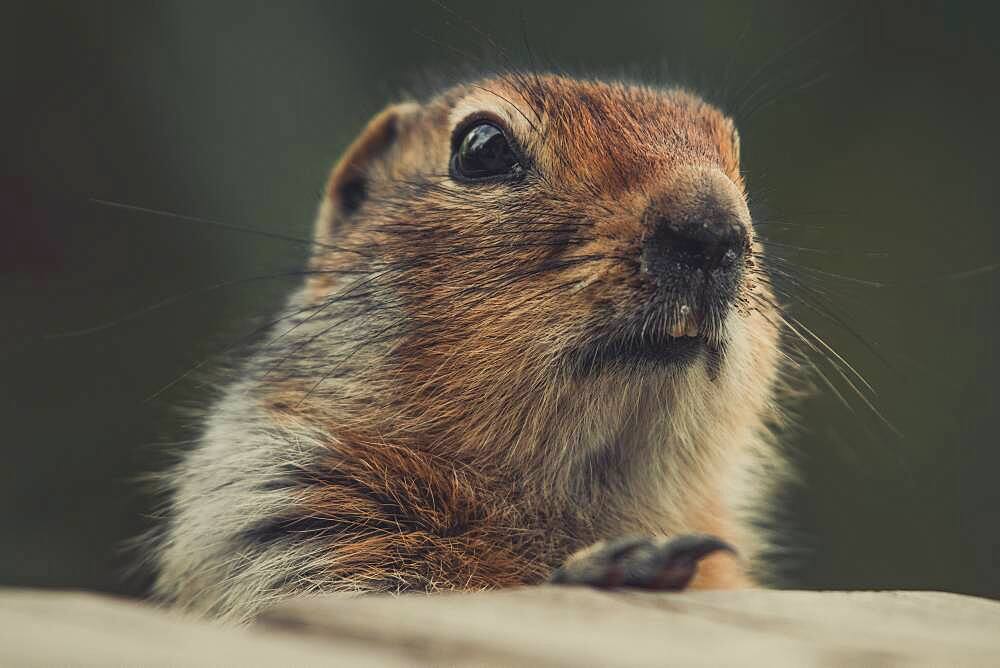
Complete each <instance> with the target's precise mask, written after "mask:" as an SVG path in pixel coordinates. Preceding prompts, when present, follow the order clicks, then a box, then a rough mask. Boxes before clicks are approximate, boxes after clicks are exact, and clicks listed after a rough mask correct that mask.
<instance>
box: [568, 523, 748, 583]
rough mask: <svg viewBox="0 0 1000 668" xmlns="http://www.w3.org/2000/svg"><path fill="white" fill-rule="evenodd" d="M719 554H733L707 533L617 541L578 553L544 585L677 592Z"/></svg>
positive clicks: (727, 547) (620, 539) (723, 543)
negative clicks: (704, 561) (706, 560)
mask: <svg viewBox="0 0 1000 668" xmlns="http://www.w3.org/2000/svg"><path fill="white" fill-rule="evenodd" d="M720 551H721V552H730V553H732V554H734V555H735V554H736V549H735V548H734V547H733V546H732V545H730V544H729V543H727V542H725V541H724V540H722V539H720V538H716V537H715V536H709V535H706V534H688V535H683V536H678V537H676V538H646V537H637V536H630V537H627V538H618V539H616V540H609V541H601V542H599V543H596V544H595V545H592V546H591V547H589V548H587V549H585V550H582V551H580V552H577V553H576V554H574V555H573V556H571V557H570V558H569V559H568V560H567V561H566V563H565V564H563V565H562V566H560V567H559V568H557V569H556V570H555V571H554V572H553V573H552V575H551V576H549V580H548V581H549V582H550V583H552V584H561V585H584V586H590V587H600V588H616V587H628V588H634V589H653V590H657V591H681V590H683V589H686V588H687V586H688V584H690V583H691V580H692V578H694V575H695V573H696V572H697V570H698V562H699V561H701V559H703V558H704V557H707V556H708V555H710V554H714V553H716V552H720Z"/></svg>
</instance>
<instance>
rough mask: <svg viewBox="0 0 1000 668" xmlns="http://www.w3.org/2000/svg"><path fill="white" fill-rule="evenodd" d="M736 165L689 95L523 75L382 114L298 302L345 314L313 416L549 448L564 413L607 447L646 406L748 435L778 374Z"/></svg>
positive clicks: (343, 189)
mask: <svg viewBox="0 0 1000 668" xmlns="http://www.w3.org/2000/svg"><path fill="white" fill-rule="evenodd" d="M739 153H740V147H739V136H738V134H737V132H736V129H735V127H734V124H733V122H732V121H731V120H730V119H729V118H727V117H726V116H725V115H724V114H723V113H721V112H720V111H719V110H717V109H716V108H715V107H713V106H711V105H710V104H708V103H706V102H705V101H703V100H702V99H700V98H698V97H697V96H695V95H693V94H691V93H689V92H687V91H684V90H680V89H660V88H653V87H649V86H644V85H633V84H629V83H622V82H600V81H593V80H576V79H570V78H566V77H562V76H550V75H536V74H531V73H528V74H525V73H515V74H506V75H500V76H496V77H494V78H490V79H485V80H481V81H478V82H474V83H468V84H463V85H459V86H456V87H454V88H451V89H449V90H447V91H445V92H444V93H442V94H440V95H438V96H437V97H434V98H433V99H431V100H429V101H427V102H425V103H421V104H418V103H413V102H408V103H403V104H397V105H393V106H390V107H389V108H387V109H385V110H384V111H382V112H381V113H379V114H378V115H377V116H375V118H373V119H372V120H371V121H370V122H369V123H368V125H367V127H366V128H365V129H364V131H363V132H362V133H361V135H360V136H359V137H358V138H357V139H356V140H355V141H354V143H353V144H352V145H351V146H350V147H349V148H348V150H347V152H346V153H345V155H344V156H343V157H342V159H341V160H340V162H339V164H338V165H337V166H336V167H335V169H334V170H333V173H332V176H331V178H330V181H329V184H328V186H327V188H326V191H325V199H324V202H323V204H322V207H321V211H320V215H319V218H318V222H317V229H316V240H317V243H316V251H315V253H314V256H313V259H312V266H311V276H310V278H309V280H308V282H307V288H306V290H305V292H304V294H305V295H307V301H310V302H312V303H313V304H314V305H317V308H320V306H319V305H323V304H326V307H322V308H324V309H326V310H327V311H328V314H327V315H329V313H332V312H337V313H342V314H343V315H342V316H341V317H340V320H339V321H338V322H335V323H328V324H329V325H330V328H329V330H328V331H329V332H331V333H335V334H336V335H337V337H339V338H338V342H339V343H338V344H337V346H335V348H336V352H335V353H334V352H332V351H333V349H334V347H331V356H330V359H329V360H327V362H326V363H327V364H328V365H331V366H332V365H337V369H338V371H337V372H336V374H335V375H336V376H337V378H340V379H341V381H338V380H337V379H336V378H335V379H333V380H331V381H330V388H328V390H329V391H328V392H327V393H326V394H324V392H323V391H316V392H313V394H314V395H315V398H316V399H317V400H318V401H322V400H323V399H322V397H324V396H326V397H327V398H328V399H330V400H333V397H334V396H335V395H336V391H335V390H334V389H333V388H334V386H336V385H337V384H338V382H341V385H345V384H346V385H349V386H350V387H351V388H353V389H351V390H350V392H351V393H353V394H352V396H354V397H355V398H358V397H360V396H362V395H364V393H365V392H366V390H365V389H364V388H369V389H370V392H371V393H372V394H379V396H381V399H379V400H378V402H380V405H382V406H383V407H385V408H386V409H387V410H388V409H389V408H390V405H391V409H392V410H394V411H395V413H396V414H397V415H406V416H408V420H404V421H403V422H402V423H398V424H397V427H398V428H399V429H404V430H405V429H415V430H418V431H419V430H432V431H434V432H435V434H436V435H435V436H434V438H435V439H437V440H447V438H448V437H449V436H456V435H457V434H461V435H462V436H461V437H462V438H463V439H468V438H470V435H472V437H476V438H478V440H479V441H484V440H488V439H495V438H496V437H497V435H496V430H497V429H498V428H502V429H503V430H505V432H504V433H506V434H507V435H508V436H509V437H510V439H509V440H512V441H515V440H519V439H525V438H528V436H527V435H533V436H532V437H533V438H534V437H538V438H541V437H540V436H539V434H540V433H541V432H542V431H545V430H548V429H551V428H553V427H552V421H551V419H550V417H549V418H546V417H540V416H541V415H542V414H543V413H544V414H547V415H548V414H550V413H551V412H552V411H559V410H562V411H565V410H576V411H579V412H580V413H581V414H579V415H577V416H576V418H577V419H578V420H579V422H580V424H581V425H584V426H581V427H580V429H582V430H586V429H590V430H591V431H595V432H601V433H602V435H600V436H597V437H596V439H597V440H601V439H604V438H605V437H606V434H604V431H606V430H604V427H602V426H601V425H602V424H603V422H601V420H602V419H604V418H598V417H593V416H594V415H596V414H601V415H604V414H606V413H608V411H610V412H612V413H614V415H616V416H618V417H619V418H621V419H618V422H617V426H616V427H614V428H616V429H621V428H622V426H621V420H622V419H626V418H627V415H626V414H627V413H628V412H629V411H634V410H638V409H637V407H638V406H639V405H640V404H644V402H647V401H648V402H651V403H652V404H654V407H653V408H648V409H645V408H644V409H643V410H652V411H654V412H656V411H660V413H662V415H665V416H667V418H666V419H673V418H672V417H671V416H673V417H676V416H678V415H680V414H681V413H684V414H690V415H694V414H699V415H700V416H701V417H700V418H699V419H702V420H707V421H725V420H729V421H731V422H732V423H733V424H734V428H735V424H737V423H739V422H740V419H739V416H738V415H737V413H741V412H742V411H744V410H749V411H752V412H757V413H760V412H762V411H764V410H766V407H767V406H768V405H769V404H770V401H769V398H770V394H771V392H772V388H773V385H774V382H775V378H776V374H777V367H778V357H779V355H778V351H777V348H778V329H779V328H778V327H777V325H776V322H777V319H778V317H779V314H778V313H777V309H776V306H775V302H774V297H773V295H772V293H771V292H770V289H769V286H768V283H767V280H766V275H765V274H764V273H763V270H762V267H761V266H760V258H761V246H760V242H759V240H758V239H757V238H756V237H755V234H754V230H753V225H752V220H751V216H750V212H749V210H748V207H747V201H746V199H747V198H746V194H745V188H744V181H743V178H742V175H741V172H740V155H739ZM352 292H353V296H352ZM345 304H353V306H350V307H348V306H345ZM343 309H346V310H343ZM314 348H315V347H314ZM375 351H377V352H375ZM322 354H323V353H322V350H320V349H315V350H314V354H313V360H314V361H316V359H317V356H319V357H322ZM342 357H343V358H344V359H341V358H342ZM358 360H363V361H358ZM320 367H322V364H320ZM347 369H350V370H351V371H350V373H348V372H347V371H344V370H347ZM348 376H349V377H348ZM362 377H363V378H364V379H365V380H364V382H361V381H360V379H361V378H362ZM344 378H347V379H346V381H345V380H343V379H344ZM345 392H346V390H345ZM630 393H632V394H630ZM651 397H656V398H655V399H654V398H651ZM358 400H359V401H360V399H358ZM336 401H337V402H339V403H340V404H343V403H344V401H346V400H344V399H343V397H341V398H338V399H336ZM348 403H349V402H348ZM737 404H738V405H739V406H738V407H737V406H736V405H737ZM338 405H339V404H338ZM367 405H368V406H369V407H370V405H371V404H367ZM571 406H572V407H575V408H570V407H571ZM591 408H592V409H594V410H592V411H591V410H590V409H591ZM368 413H369V414H371V411H370V409H369V410H368ZM658 414H659V413H658ZM623 416H624V417H623ZM727 416H728V417H727ZM616 419H617V418H616ZM546 421H547V422H546ZM612 421H614V420H612ZM591 422H592V423H591ZM742 422H744V423H745V422H747V420H742ZM543 423H545V424H543ZM399 424H403V425H404V426H398V425H399ZM486 425H490V426H489V427H487V426H486ZM498 425H499V426H498ZM587 425H589V427H588V426H587ZM609 429H610V428H609ZM602 430H604V431H602ZM477 435H478V436H477ZM456 437H457V436H456ZM547 438H551V434H550V435H549V436H547ZM529 440H530V439H529ZM535 440H538V439H537V438H535Z"/></svg>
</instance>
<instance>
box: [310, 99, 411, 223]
mask: <svg viewBox="0 0 1000 668" xmlns="http://www.w3.org/2000/svg"><path fill="white" fill-rule="evenodd" d="M416 108H417V105H416V104H414V103H404V104H395V105H392V106H390V107H387V108H386V109H383V110H382V111H381V112H379V113H378V114H377V115H376V116H375V117H374V118H372V119H371V120H370V121H368V125H366V126H365V129H364V130H363V131H362V132H361V135H360V136H358V138H357V139H355V140H354V142H353V143H352V144H351V145H350V146H349V147H348V148H347V151H346V152H345V153H344V155H343V156H342V157H341V158H340V161H339V162H338V163H337V166H336V167H334V168H333V173H332V174H331V175H330V181H329V184H328V185H327V189H326V194H327V198H328V200H329V207H324V208H328V211H326V212H324V213H325V215H323V216H321V220H320V225H321V227H325V228H326V229H325V230H321V233H322V232H326V233H327V234H329V233H331V232H334V231H335V230H336V229H337V228H339V227H340V226H341V225H342V224H343V222H344V221H345V220H347V219H348V218H349V217H350V216H351V214H353V213H354V212H355V211H357V209H358V208H359V207H360V206H361V204H362V203H363V202H364V201H365V198H366V197H367V196H368V177H369V169H370V167H371V165H372V163H373V162H374V161H375V160H377V159H378V158H379V157H380V156H382V155H384V154H385V152H386V151H387V150H388V149H389V148H390V147H391V146H392V145H393V143H395V141H396V136H397V134H398V132H399V120H400V118H402V117H403V116H404V115H406V114H408V113H412V112H413V111H414V110H415V109H416ZM322 218H325V219H326V220H325V221H324V220H322ZM324 223H325V225H324Z"/></svg>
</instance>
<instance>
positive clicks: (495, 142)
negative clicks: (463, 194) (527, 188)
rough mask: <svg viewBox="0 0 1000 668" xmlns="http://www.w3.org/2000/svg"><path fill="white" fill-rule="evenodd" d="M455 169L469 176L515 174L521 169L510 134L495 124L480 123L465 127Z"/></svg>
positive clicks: (483, 176) (464, 175) (479, 177)
mask: <svg viewBox="0 0 1000 668" xmlns="http://www.w3.org/2000/svg"><path fill="white" fill-rule="evenodd" d="M452 168H453V170H454V172H455V174H456V175H458V176H459V177H462V178H465V179H484V178H488V177H491V176H502V175H505V174H514V173H517V172H518V171H519V170H520V169H521V165H520V163H519V162H518V159H517V155H516V154H515V153H514V150H513V149H512V148H511V146H510V143H509V142H508V141H507V137H506V136H504V133H503V131H502V130H500V128H498V127H497V126H495V125H493V124H492V123H485V122H484V123H477V124H475V125H472V126H471V127H469V128H468V129H467V130H465V135H464V136H463V137H462V140H461V141H460V142H459V143H458V148H457V149H455V155H454V157H453V158H452Z"/></svg>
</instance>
